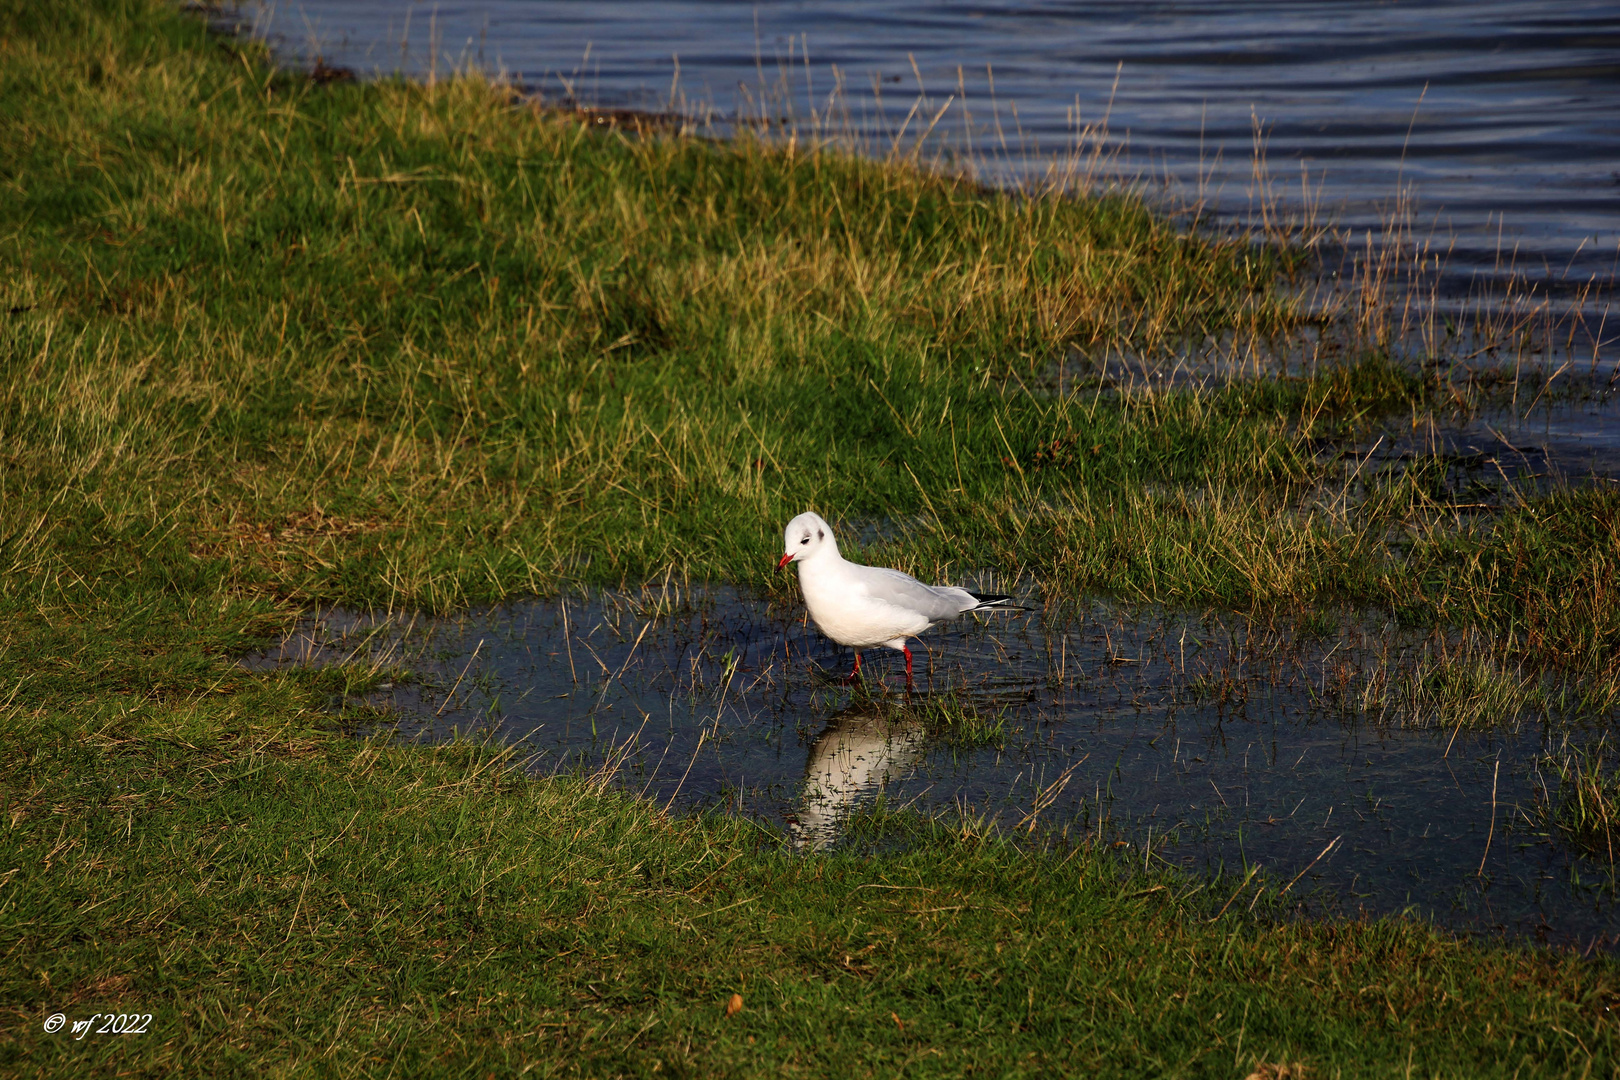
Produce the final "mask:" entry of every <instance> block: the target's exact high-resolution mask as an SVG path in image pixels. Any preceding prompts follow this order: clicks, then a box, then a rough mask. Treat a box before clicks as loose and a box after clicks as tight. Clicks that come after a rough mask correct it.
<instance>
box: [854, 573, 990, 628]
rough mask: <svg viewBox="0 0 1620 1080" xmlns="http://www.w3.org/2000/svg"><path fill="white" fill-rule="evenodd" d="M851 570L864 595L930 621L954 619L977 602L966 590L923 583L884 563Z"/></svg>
mask: <svg viewBox="0 0 1620 1080" xmlns="http://www.w3.org/2000/svg"><path fill="white" fill-rule="evenodd" d="M855 569H856V570H857V571H858V575H857V576H858V577H859V579H860V582H861V584H862V585H864V586H866V592H867V595H868V596H871V597H873V598H874V599H877V600H882V601H884V602H885V603H889V604H893V605H895V606H896V607H900V608H904V609H906V610H907V611H915V612H917V613H918V614H919V615H921V616H923V617H924V618H926V619H928V620H929V621H930V622H940V621H941V620H944V619H954V618H956V617H957V616H958V615H960V614H962V612H964V611H967V610H969V609H970V608H973V607H976V606H977V605H978V603H979V601H978V600H977V599H975V598H974V596H973V594H972V593H970V592H968V591H967V590H966V589H957V588H953V587H951V586H949V585H938V586H936V585H924V584H923V583H922V582H920V581H918V580H917V579H916V578H914V577H912V576H911V575H910V574H902V573H901V572H900V571H898V570H890V569H889V568H887V567H884V566H857V567H855Z"/></svg>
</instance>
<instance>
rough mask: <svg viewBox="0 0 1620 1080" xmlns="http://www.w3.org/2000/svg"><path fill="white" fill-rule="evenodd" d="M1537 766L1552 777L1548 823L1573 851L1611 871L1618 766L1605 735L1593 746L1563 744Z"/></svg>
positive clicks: (1619, 794)
mask: <svg viewBox="0 0 1620 1080" xmlns="http://www.w3.org/2000/svg"><path fill="white" fill-rule="evenodd" d="M1543 767H1544V768H1545V769H1546V770H1547V771H1549V772H1550V773H1552V774H1553V775H1554V776H1556V777H1557V778H1558V795H1557V798H1556V800H1555V801H1554V803H1553V805H1554V809H1553V810H1552V812H1551V814H1550V816H1551V818H1552V823H1553V824H1554V825H1555V826H1556V827H1557V829H1558V831H1559V832H1560V833H1562V834H1563V836H1564V837H1565V839H1566V840H1567V841H1568V842H1569V843H1570V844H1571V845H1572V846H1574V847H1575V848H1576V849H1577V850H1579V851H1581V852H1582V853H1584V854H1586V855H1589V856H1593V857H1596V858H1600V859H1603V860H1605V861H1606V862H1607V863H1608V864H1609V866H1610V868H1611V870H1612V868H1613V867H1614V865H1615V848H1616V847H1617V846H1620V764H1617V763H1616V761H1615V756H1614V753H1613V748H1612V747H1610V746H1609V740H1608V736H1607V735H1606V734H1605V735H1604V736H1603V737H1602V738H1600V739H1599V740H1598V741H1597V742H1596V743H1595V744H1593V745H1588V746H1568V745H1566V746H1565V748H1564V749H1563V750H1562V751H1561V752H1559V753H1555V754H1551V755H1548V756H1547V757H1546V758H1545V759H1544V761H1543Z"/></svg>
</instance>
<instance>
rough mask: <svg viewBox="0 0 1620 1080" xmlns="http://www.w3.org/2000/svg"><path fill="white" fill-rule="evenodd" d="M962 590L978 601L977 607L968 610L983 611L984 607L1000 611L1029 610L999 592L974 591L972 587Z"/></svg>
mask: <svg viewBox="0 0 1620 1080" xmlns="http://www.w3.org/2000/svg"><path fill="white" fill-rule="evenodd" d="M963 591H964V592H966V593H967V594H968V595H969V596H971V597H973V599H975V600H977V601H978V602H979V604H978V606H977V607H972V608H969V609H968V610H969V611H983V610H985V609H986V608H999V609H1001V610H1002V611H1029V610H1030V609H1029V608H1027V607H1024V606H1023V605H1022V604H1020V603H1019V602H1018V601H1017V600H1016V599H1014V598H1013V597H1011V596H1003V595H1001V594H1000V593H976V592H974V591H973V590H972V589H965V590H963Z"/></svg>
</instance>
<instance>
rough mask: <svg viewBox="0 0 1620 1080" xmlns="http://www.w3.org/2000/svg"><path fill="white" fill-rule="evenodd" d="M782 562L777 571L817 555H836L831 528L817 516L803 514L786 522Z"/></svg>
mask: <svg viewBox="0 0 1620 1080" xmlns="http://www.w3.org/2000/svg"><path fill="white" fill-rule="evenodd" d="M782 549H783V552H784V554H783V555H782V561H781V562H779V563H777V564H776V568H777V569H778V570H780V569H782V567H784V566H786V565H787V564H788V563H791V562H804V561H806V560H807V559H813V558H815V557H816V556H818V555H821V554H823V553H826V552H831V553H832V554H833V555H837V554H838V541H836V540H834V539H833V531H832V526H831V525H828V524H827V523H826V522H825V521H823V520H821V516H820V515H819V514H811V513H803V514H800V515H799V516H798V517H796V518H794V519H793V520H792V521H790V522H788V524H787V528H786V529H784V530H783V531H782Z"/></svg>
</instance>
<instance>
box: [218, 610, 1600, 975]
mask: <svg viewBox="0 0 1620 1080" xmlns="http://www.w3.org/2000/svg"><path fill="white" fill-rule="evenodd" d="M922 641H923V642H924V643H926V644H927V645H928V647H929V650H930V651H929V652H928V653H927V654H926V656H925V655H924V654H922V653H921V652H920V651H919V654H918V679H917V687H916V692H915V693H913V694H909V695H908V694H907V693H905V691H904V685H903V669H902V668H901V667H900V666H899V665H898V661H897V660H896V659H892V658H891V657H890V656H889V655H887V654H886V653H884V652H883V651H882V650H875V651H873V652H871V653H868V654H867V661H868V663H867V664H866V668H865V670H866V674H867V675H868V676H869V677H870V681H868V682H867V683H865V684H863V685H862V687H860V688H852V687H846V686H844V685H842V684H841V682H840V678H839V677H841V676H842V675H843V674H844V673H845V672H846V671H847V670H848V667H849V663H850V654H848V653H847V652H844V651H840V650H837V649H835V648H834V647H833V646H831V645H830V644H828V643H826V642H825V641H824V640H823V639H821V638H820V637H819V636H818V635H816V634H815V633H814V632H813V631H812V630H809V629H807V628H806V627H805V626H804V624H803V616H802V611H801V610H799V609H798V608H796V607H794V606H780V607H779V606H775V605H773V604H771V603H768V602H765V601H754V600H750V599H747V598H745V597H740V596H738V595H736V594H734V593H730V592H725V591H713V592H708V593H701V592H700V593H697V594H689V593H688V594H681V593H679V592H678V591H677V592H675V593H670V592H665V593H662V594H660V593H658V592H657V591H656V590H655V591H652V592H648V593H643V594H640V595H636V596H617V595H599V596H595V597H591V598H583V597H582V598H575V599H573V600H566V601H562V602H558V603H549V602H547V603H543V602H529V603H520V604H510V605H506V606H504V607H500V608H496V609H493V610H489V611H482V612H473V613H469V614H466V615H463V616H460V617H456V618H451V619H444V620H437V621H432V620H421V619H416V620H408V619H371V618H357V617H354V616H352V615H348V614H345V613H342V612H331V613H328V614H326V615H325V616H322V617H320V618H318V619H316V620H314V621H312V622H310V623H308V624H306V625H305V626H303V627H301V628H300V630H299V631H298V632H297V633H295V634H294V635H293V636H292V637H290V638H289V639H288V640H287V641H286V642H285V643H284V644H283V645H282V646H281V647H280V648H278V649H276V650H272V651H271V652H269V653H266V654H263V655H260V656H256V657H252V658H250V659H249V661H248V663H250V664H252V665H254V666H273V665H276V664H283V663H300V662H332V661H335V660H341V659H344V658H350V659H351V660H353V661H356V662H361V663H376V664H384V665H387V664H395V665H403V666H404V667H406V668H409V669H411V670H414V671H416V672H419V673H424V674H425V675H426V681H423V682H417V683H411V684H408V685H404V684H402V685H388V686H385V687H383V688H380V689H378V690H377V691H374V692H373V693H371V694H370V695H368V697H367V699H366V700H367V701H369V702H370V703H371V704H372V705H375V706H379V707H384V708H393V709H396V710H399V718H398V721H397V722H398V725H399V728H398V729H399V731H400V733H401V734H402V735H404V736H415V737H425V738H434V739H436V738H443V737H445V736H446V735H448V734H449V733H450V732H451V731H452V730H455V731H460V732H462V733H476V732H490V733H492V734H494V735H495V736H496V737H498V738H499V739H501V740H503V741H506V742H510V743H518V744H520V745H521V747H522V749H523V751H524V752H525V753H531V754H533V757H532V758H531V759H530V761H529V767H530V768H531V769H532V770H534V771H537V772H547V771H551V770H558V769H561V770H564V771H581V770H582V771H584V772H586V773H597V772H600V771H602V770H604V769H605V770H607V771H608V772H611V773H612V774H613V775H614V777H615V778H616V780H617V782H619V783H621V784H623V785H625V786H627V787H628V788H630V789H631V790H635V791H641V792H644V793H645V794H647V795H648V796H649V797H651V798H654V799H656V800H658V801H660V802H664V803H669V804H672V805H673V806H675V807H677V808H691V807H697V806H715V807H721V808H725V809H728V810H730V811H733V812H738V813H742V814H744V815H750V816H753V817H755V818H756V819H757V820H760V821H761V822H762V823H765V824H766V825H767V826H768V827H770V828H773V829H777V830H780V832H781V835H782V836H783V837H784V839H785V841H786V842H790V843H792V844H794V845H796V846H798V847H801V848H808V849H816V848H821V847H825V846H827V845H829V844H833V843H836V842H838V838H839V835H840V831H841V829H842V828H843V826H844V824H845V823H846V821H847V820H848V819H849V816H850V815H851V814H852V813H859V812H860V811H862V810H863V809H868V808H870V807H872V806H873V805H874V804H875V800H877V799H879V798H881V799H882V800H883V803H882V805H884V806H886V807H888V808H889V809H896V808H910V809H912V810H915V811H918V812H921V813H925V814H929V815H933V816H936V817H940V818H942V819H943V820H945V821H946V822H948V823H950V824H951V825H952V826H953V827H962V828H965V829H968V830H971V831H977V832H988V831H998V832H1000V833H1002V834H1004V835H1005V834H1009V833H1011V834H1020V833H1024V832H1027V831H1028V830H1030V829H1031V827H1033V828H1034V829H1035V830H1036V832H1037V833H1039V834H1040V835H1044V836H1048V837H1050V836H1059V837H1067V838H1068V839H1070V840H1077V839H1081V838H1092V839H1093V840H1094V841H1099V842H1103V843H1109V844H1116V845H1126V846H1127V848H1128V850H1129V851H1131V852H1134V853H1135V855H1136V856H1137V857H1140V858H1142V859H1144V860H1146V861H1149V862H1153V861H1158V860H1162V861H1165V862H1168V863H1170V864H1173V865H1176V866H1181V867H1185V868H1188V869H1191V870H1194V871H1203V870H1210V869H1221V868H1224V869H1226V870H1228V871H1233V872H1238V873H1241V872H1243V870H1244V868H1245V867H1252V866H1256V865H1258V866H1260V867H1262V868H1263V869H1262V871H1261V872H1260V873H1259V874H1257V876H1256V877H1255V879H1254V882H1253V883H1251V885H1250V887H1249V890H1248V891H1247V892H1245V893H1244V894H1243V900H1242V902H1244V903H1248V902H1249V901H1251V900H1252V899H1253V896H1254V894H1255V890H1256V889H1258V888H1261V887H1264V888H1265V889H1267V890H1268V891H1269V892H1270V894H1271V895H1273V896H1275V895H1277V894H1278V893H1279V892H1283V891H1285V890H1288V895H1289V896H1290V897H1293V898H1298V899H1300V900H1301V902H1302V903H1303V904H1304V905H1305V910H1308V911H1313V912H1322V911H1336V912H1339V913H1356V912H1360V911H1366V912H1374V913H1391V912H1400V911H1406V910H1412V911H1415V912H1417V913H1419V914H1422V915H1426V916H1432V917H1433V918H1435V919H1437V920H1438V921H1439V922H1440V923H1442V924H1444V925H1447V926H1451V927H1456V928H1458V929H1463V930H1468V931H1477V932H1482V933H1488V934H1496V933H1505V934H1507V935H1509V936H1515V937H1528V938H1531V939H1537V940H1542V941H1547V942H1552V943H1558V944H1563V945H1573V946H1578V947H1580V948H1587V947H1592V946H1594V944H1595V947H1599V948H1611V947H1613V946H1614V944H1615V943H1616V940H1617V938H1616V931H1617V927H1620V910H1617V907H1616V900H1617V899H1620V894H1617V893H1616V891H1615V888H1614V876H1613V869H1612V867H1610V866H1609V865H1608V864H1607V862H1606V860H1604V859H1603V858H1602V857H1601V856H1591V855H1582V854H1580V853H1579V852H1577V851H1575V850H1573V849H1572V848H1571V847H1570V846H1569V844H1568V843H1567V842H1566V839H1565V837H1564V836H1563V834H1562V833H1561V832H1560V831H1559V830H1558V828H1557V827H1556V826H1555V825H1553V824H1552V823H1551V822H1550V819H1549V816H1548V815H1549V813H1550V812H1552V810H1553V809H1554V808H1555V807H1556V805H1557V802H1558V799H1559V797H1560V795H1559V788H1558V782H1557V779H1556V776H1555V775H1553V774H1552V773H1550V772H1549V771H1548V768H1547V767H1546V766H1545V765H1544V764H1543V761H1542V759H1543V755H1544V753H1546V752H1547V751H1549V750H1555V749H1557V748H1558V747H1560V746H1562V745H1563V744H1564V743H1565V741H1566V740H1574V741H1577V742H1578V741H1580V740H1581V739H1583V738H1587V737H1590V735H1591V733H1590V732H1589V731H1587V730H1586V729H1584V728H1582V727H1581V725H1580V723H1579V722H1578V721H1571V720H1568V719H1559V718H1555V717H1552V716H1549V715H1547V714H1546V712H1545V711H1544V709H1543V708H1541V707H1539V706H1531V705H1529V704H1526V702H1527V701H1529V700H1533V699H1529V698H1524V697H1522V696H1521V697H1520V698H1518V699H1486V698H1481V697H1480V696H1479V695H1478V694H1475V693H1473V692H1472V691H1467V692H1463V693H1458V694H1452V695H1450V696H1447V695H1445V694H1439V695H1437V694H1435V693H1434V692H1432V691H1425V690H1424V689H1423V687H1425V686H1429V687H1432V686H1434V685H1435V678H1434V673H1435V671H1436V670H1439V669H1438V668H1437V667H1436V659H1437V655H1438V650H1440V649H1442V648H1445V649H1449V650H1451V653H1452V655H1453V659H1454V660H1455V659H1456V658H1457V657H1458V656H1462V657H1463V659H1464V660H1465V661H1467V660H1468V659H1469V658H1472V659H1473V660H1476V661H1479V662H1482V663H1486V662H1488V661H1484V660H1482V659H1481V658H1482V657H1483V656H1484V655H1485V653H1484V652H1483V651H1478V652H1474V653H1470V652H1469V651H1468V643H1466V642H1458V641H1457V640H1455V639H1452V640H1449V641H1448V640H1446V639H1441V638H1424V637H1421V636H1414V635H1412V634H1410V633H1406V634H1403V633H1402V632H1399V631H1396V630H1393V629H1391V628H1388V627H1383V626H1379V625H1376V624H1372V623H1367V622H1365V621H1359V622H1351V621H1346V622H1341V623H1339V624H1337V625H1325V626H1318V627H1315V628H1313V629H1311V631H1310V632H1306V631H1305V630H1303V629H1302V628H1300V627H1296V626H1292V625H1287V624H1283V623H1275V624H1266V623H1252V622H1249V621H1246V620H1244V619H1243V618H1241V617H1235V616H1232V615H1230V614H1218V613H1203V614H1199V613H1185V612H1184V613H1175V612H1164V611H1156V610H1145V611H1137V612H1130V611H1123V610H1120V609H1118V608H1115V607H1110V606H1106V605H1103V604H1100V603H1099V604H1089V605H1081V606H1080V607H1079V608H1077V609H1071V610H1070V611H1069V613H1068V614H1065V615H1064V616H1062V618H1061V619H1059V618H1057V617H1055V616H1048V615H1047V614H1046V613H1043V612H1034V613H1031V614H1027V615H1016V616H1010V617H1009V616H1000V617H998V618H997V619H996V620H986V621H985V622H983V623H980V624H974V623H971V622H969V623H966V624H961V625H959V626H958V627H956V628H955V629H950V630H949V631H945V630H943V629H942V630H940V631H935V632H933V633H931V634H929V635H925V637H924V638H923V639H922ZM1477 644H1478V643H1476V645H1477ZM894 656H895V657H897V656H898V654H894ZM1464 666H1465V667H1466V663H1465V665H1464ZM334 704H336V703H334ZM351 704H352V703H351ZM1291 882H1292V883H1294V884H1292V886H1291V887H1290V883H1291Z"/></svg>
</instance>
